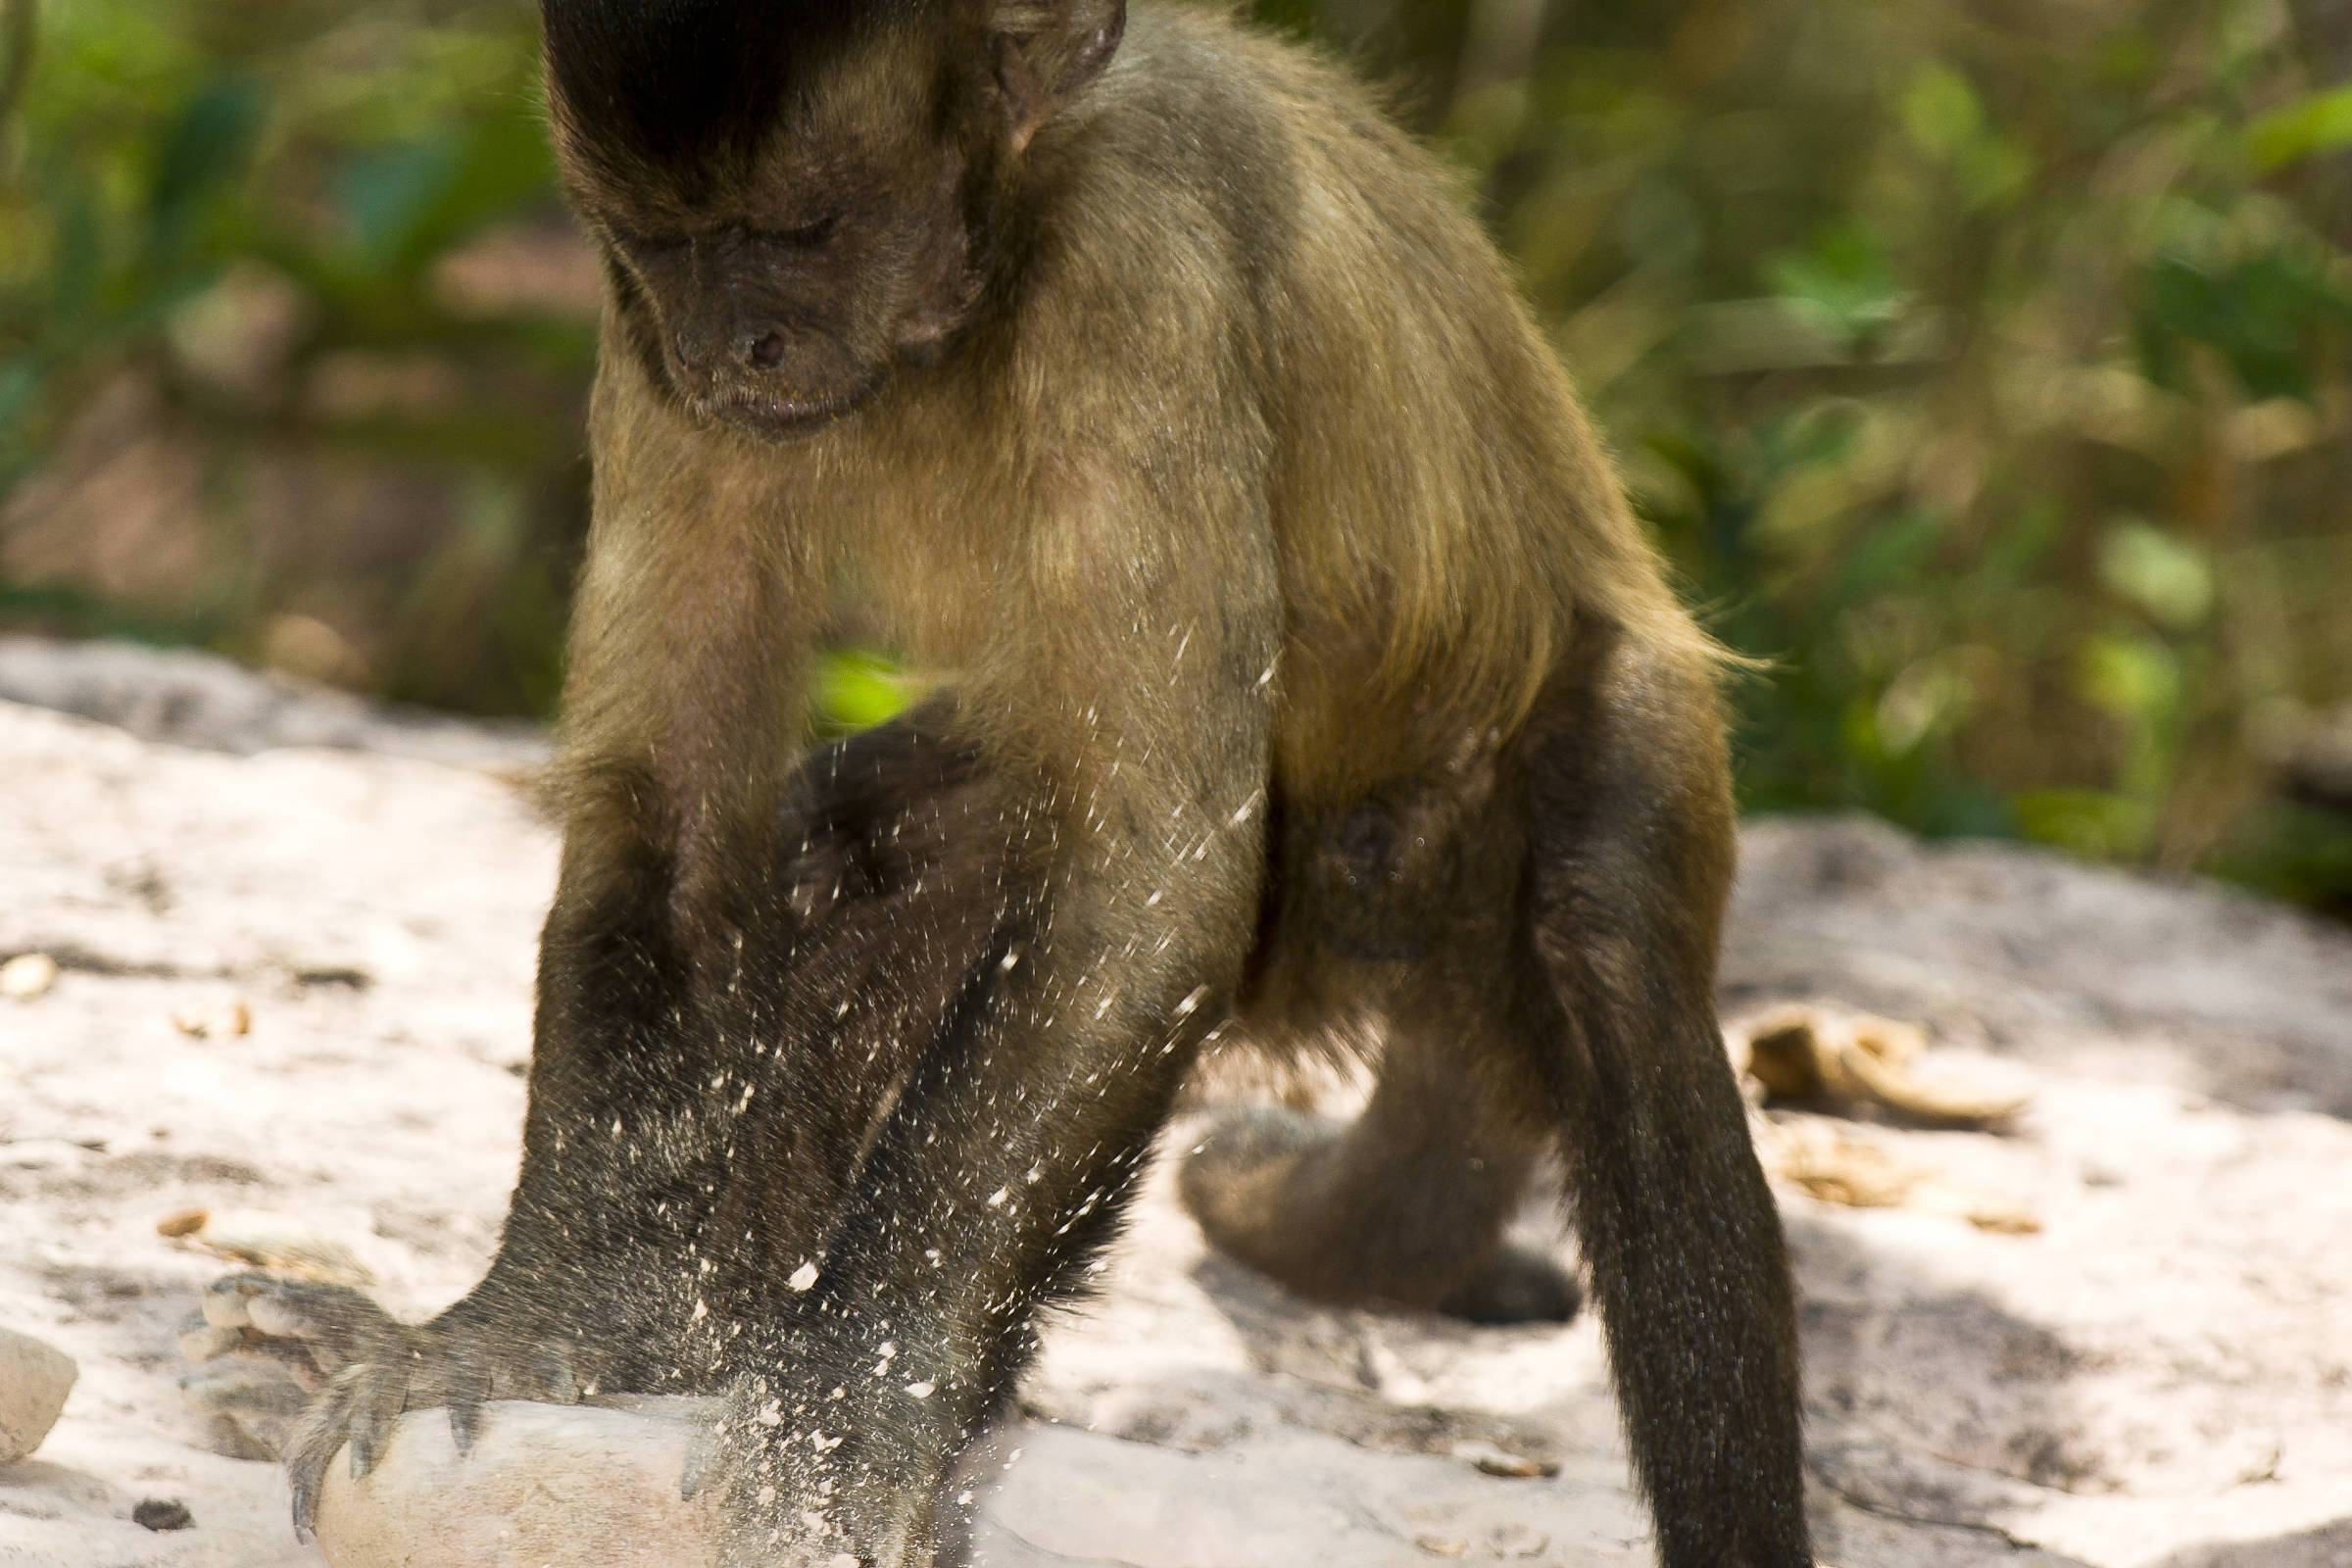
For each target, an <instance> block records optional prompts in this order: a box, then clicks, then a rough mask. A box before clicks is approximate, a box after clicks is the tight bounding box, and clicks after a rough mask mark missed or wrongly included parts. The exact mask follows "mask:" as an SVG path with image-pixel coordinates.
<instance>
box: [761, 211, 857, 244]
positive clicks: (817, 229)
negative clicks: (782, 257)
mask: <svg viewBox="0 0 2352 1568" xmlns="http://www.w3.org/2000/svg"><path fill="white" fill-rule="evenodd" d="M840 226H841V215H840V214H839V213H826V214H825V215H824V216H822V217H821V218H816V219H812V220H811V221H809V222H806V223H799V224H796V225H794V226H793V227H791V228H762V229H755V230H754V231H753V236H752V237H753V238H755V239H757V240H759V241H760V242H761V243H762V244H766V245H782V246H786V247H789V248H790V249H793V250H804V251H805V250H814V249H815V248H816V247H817V246H819V245H822V244H823V243H824V242H825V241H827V240H829V239H831V238H832V237H833V231H834V230H835V229H837V228H839V227H840Z"/></svg>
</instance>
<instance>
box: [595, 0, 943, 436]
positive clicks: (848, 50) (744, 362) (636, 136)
mask: <svg viewBox="0 0 2352 1568" xmlns="http://www.w3.org/2000/svg"><path fill="white" fill-rule="evenodd" d="M557 16H558V13H557V11H556V10H555V9H554V8H553V7H551V8H550V11H549V17H550V21H551V24H553V23H554V22H555V21H556V19H557ZM557 38H558V34H557V33H556V31H555V29H554V28H553V26H551V32H550V50H551V65H553V66H554V67H555V68H556V69H555V70H553V71H552V72H551V93H552V97H553V108H554V111H555V115H554V119H555V127H556V140H557V146H558V150H559V152H560V154H561V155H562V158H563V163H564V172H565V175H566V178H567V181H568V183H569V184H570V187H571V192H572V196H573V199H574V204H575V205H576V206H577V208H578V209H579V211H580V213H581V216H582V217H583V218H584V219H585V220H586V221H587V223H588V225H589V227H590V229H591V230H592V231H593V232H594V233H595V234H596V236H597V237H598V239H599V240H600V241H601V243H602V245H603V248H604V251H605V255H606V262H607V269H608V272H609V275H610V277H611V280H612V283H613V294H614V297H615V301H616V304H617V307H618V310H619V312H620V316H621V324H622V326H623V327H624V329H625V330H626V332H627V334H628V336H629V337H630V339H632V340H633V342H634V345H635V347H636V350H637V353H638V356H639V358H640V360H641V361H642V363H643V364H644V365H645V368H646V369H647V371H648V372H649V374H651V375H652V377H653V378H654V380H655V381H656V383H657V385H658V386H660V387H662V388H663V389H664V390H666V391H667V392H668V393H670V394H671V395H673V396H674V397H676V398H677V399H678V400H679V402H681V403H682V404H683V405H685V407H686V408H688V409H689V410H690V411H692V412H693V413H694V414H695V415H697V416H698V417H702V418H705V419H709V420H713V421H719V422H723V423H726V424H729V425H732V426H735V427H737V428H739V429H741V430H744V431H746V432H749V433H751V434H754V435H758V436H760V437H764V438H768V439H782V438H786V437H790V436H794V435H798V434H802V433H805V432H807V431H809V430H812V429H815V428H817V427H820V426H822V425H824V424H827V423H829V422H831V421H832V420H835V419H838V418H840V417H843V416H844V415H847V414H849V413H851V412H852V411H854V410H856V409H857V408H858V407H859V406H860V405H862V404H863V403H865V402H866V401H867V400H869V399H870V398H872V397H873V396H874V395H875V394H876V393H877V392H879V391H880V390H881V389H882V387H883V386H884V385H885V383H886V382H887V381H888V380H889V379H890V377H891V375H892V373H893V371H894V370H896V369H897V368H900V367H902V366H905V365H907V364H910V363H912V364H924V363H928V362H930V361H931V360H933V359H936V358H937V357H938V356H939V355H940V354H941V353H942V352H944V350H945V348H946V347H947V345H948V343H949V340H950V339H951V338H952V337H953V336H954V335H955V333H956V330H957V329H958V328H959V327H961V326H962V325H963V324H964V323H965V322H966V321H967V320H968V319H970V317H971V315H972V314H973V312H974V310H975V308H976V306H977V303H978V300H979V298H980V292H981V291H980V286H979V279H978V274H977V268H976V266H975V261H974V252H975V249H976V247H975V245H974V243H973V240H972V237H971V233H970V226H969V223H968V221H967V217H966V215H967V211H968V209H969V207H970V203H969V201H968V199H967V191H968V189H969V187H970V185H971V183H972V178H971V176H972V173H973V168H974V165H975V162H976V161H977V159H978V158H979V157H981V156H984V155H985V144H984V143H976V142H975V140H974V138H973V137H972V136H971V135H969V134H968V133H966V132H965V131H964V129H963V127H965V126H968V124H969V117H968V116H967V115H965V114H962V113H959V110H958V106H959V103H960V102H961V101H962V100H963V99H964V98H965V96H966V90H965V83H964V82H963V80H962V78H961V77H960V76H959V74H958V73H957V70H956V65H955V63H954V61H953V60H952V59H951V58H950V57H949V55H948V53H947V51H945V50H944V49H943V48H942V47H941V46H940V41H939V39H938V38H937V36H936V35H932V36H928V37H927V36H925V35H922V34H919V33H916V32H913V31H911V30H907V29H900V30H895V31H891V32H888V33H885V34H882V35H879V36H867V37H853V38H851V39H848V40H846V41H845V40H835V41H834V42H833V43H832V45H831V47H830V50H829V58H828V60H827V62H826V69H825V70H824V71H822V72H821V73H813V72H803V73H800V78H799V79H797V80H796V81H795V82H794V83H793V85H792V87H791V88H790V89H789V90H782V91H775V92H756V93H755V92H752V91H751V90H750V89H748V88H743V87H741V86H740V84H738V85H737V86H736V88H735V90H736V92H737V96H738V97H739V98H741V100H742V101H741V102H740V103H738V104H737V105H736V106H735V112H733V113H731V114H730V115H729V116H728V117H727V118H726V120H725V121H724V122H722V123H713V124H701V123H695V122H694V117H695V115H696V114H697V109H696V106H695V105H693V104H692V103H684V104H679V105H677V106H676V107H675V111H674V112H675V114H676V115H677V117H679V119H680V120H681V121H684V122H686V123H688V127H689V128H690V129H692V131H693V134H692V135H677V134H669V133H670V132H673V131H674V130H675V129H676V127H675V126H674V125H672V124H670V123H661V122H659V121H658V117H657V114H656V111H654V110H652V109H651V108H648V107H646V106H642V105H639V106H635V107H636V108H637V111H638V112H637V113H635V114H633V115H632V114H629V113H626V112H623V113H618V114H615V113H611V112H607V113H605V114H602V115H599V114H597V113H592V112H590V110H589V109H588V108H587V107H585V106H584V103H583V99H586V98H587V94H586V93H585V92H583V91H582V90H581V87H580V84H577V83H574V84H572V85H571V87H570V90H568V91H567V77H568V76H572V75H576V74H580V73H576V72H567V71H566V70H565V69H564V60H563V58H562V57H561V56H558V55H557V54H556V44H557ZM799 41H801V40H797V39H794V40H786V42H799ZM722 80H724V81H726V82H730V83H732V82H735V81H736V78H735V77H733V76H727V77H723V78H722ZM609 91H610V89H609V88H608V89H607V91H606V92H605V93H601V94H600V96H604V97H605V101H606V103H607V104H608V105H610V104H611V103H612V102H613V100H612V98H611V97H610V96H609ZM588 101H593V100H588ZM755 111H756V112H755ZM649 119H654V120H655V121H656V123H654V124H652V125H651V126H650V127H649V123H648V121H649Z"/></svg>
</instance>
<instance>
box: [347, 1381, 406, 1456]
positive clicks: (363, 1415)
mask: <svg viewBox="0 0 2352 1568" xmlns="http://www.w3.org/2000/svg"><path fill="white" fill-rule="evenodd" d="M407 1397H408V1385H407V1382H406V1380H405V1379H397V1378H379V1379H378V1380H377V1381H376V1384H375V1387H373V1388H372V1389H369V1388H363V1389H362V1390H361V1392H360V1397H359V1402H358V1404H357V1406H356V1407H355V1408H354V1409H353V1410H352V1412H351V1479H352V1480H354V1481H364V1480H366V1479H367V1478H368V1472H369V1471H370V1470H373V1469H374V1468H375V1466H376V1461H377V1460H379V1459H381V1458H382V1457H383V1456H384V1448H385V1446H386V1445H387V1444H388V1443H389V1441H390V1439H391V1436H392V1423H393V1422H395V1421H397V1420H399V1419H400V1408H401V1405H402V1404H403V1403H404V1402H405V1401H406V1399H407Z"/></svg>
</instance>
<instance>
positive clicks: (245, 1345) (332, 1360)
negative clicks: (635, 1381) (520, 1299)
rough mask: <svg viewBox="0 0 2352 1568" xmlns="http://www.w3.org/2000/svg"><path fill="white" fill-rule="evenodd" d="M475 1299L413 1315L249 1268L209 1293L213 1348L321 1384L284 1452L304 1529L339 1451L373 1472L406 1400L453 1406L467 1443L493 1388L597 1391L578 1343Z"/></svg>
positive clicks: (501, 1391)
mask: <svg viewBox="0 0 2352 1568" xmlns="http://www.w3.org/2000/svg"><path fill="white" fill-rule="evenodd" d="M470 1304H471V1303H461V1305H460V1306H459V1307H458V1308H455V1309H453V1310H452V1311H450V1312H448V1313H446V1314H444V1315H443V1316H442V1317H441V1318H440V1319H438V1320H436V1321H435V1322H432V1323H426V1324H409V1323H403V1322H400V1321H399V1320H398V1319H396V1318H394V1317H393V1316H392V1315H391V1314H390V1313H388V1312H386V1311H385V1310H384V1309H383V1308H382V1307H380V1306H378V1305H376V1304H375V1302H374V1301H373V1300H372V1299H369V1298H368V1297H367V1296H365V1295H363V1294H361V1293H360V1292H358V1291H355V1290H352V1289H350V1288H348V1287H346V1286H341V1285H321V1284H318V1283H316V1282H313V1281H309V1280H296V1279H287V1278H284V1277H282V1276H278V1275H272V1274H261V1273H244V1274H232V1275H229V1276H228V1277H226V1278H224V1279H221V1280H217V1281H215V1282H214V1284H213V1285H212V1287H211V1289H210V1290H208V1291H207V1292H206V1295H205V1304H204V1315H205V1320H206V1322H207V1323H208V1324H210V1325H212V1327H213V1328H214V1330H215V1331H217V1332H216V1338H217V1339H218V1340H220V1342H221V1343H220V1345H219V1347H218V1349H217V1350H216V1352H215V1353H219V1352H221V1351H240V1352H243V1353H246V1354H258V1355H262V1356H266V1357H269V1358H270V1359H271V1360H274V1361H277V1362H280V1363H282V1364H283V1365H284V1366H286V1367H287V1368H288V1369H289V1370H290V1371H291V1372H292V1373H293V1375H294V1380H295V1382H297V1383H298V1384H300V1385H301V1386H302V1387H303V1388H304V1389H306V1390H313V1391H316V1392H314V1393H313V1394H312V1396H311V1399H310V1403H309V1406H308V1408H307V1409H305V1410H304V1412H303V1414H302V1417H301V1419H300V1420H299V1421H297V1422H296V1423H294V1426H293V1429H292V1433H291V1436H290V1437H289V1438H288V1440H287V1443H286V1451H285V1452H284V1454H283V1455H282V1457H283V1458H284V1460H285V1461H286V1469H287V1473H288V1478H289V1480H290V1481H291V1483H292V1486H293V1492H294V1529H295V1533H296V1534H297V1535H299V1536H301V1537H302V1539H303V1540H305V1541H308V1540H310V1539H311V1536H312V1533H313V1528H314V1526H315V1525H316V1524H317V1520H318V1509H319V1483H320V1482H321V1480H322V1479H323V1478H324V1477H325V1475H326V1467H327V1465H328V1464H329V1463H330V1462H332V1461H333V1459H334V1457H335V1453H336V1451H337V1450H338V1449H340V1448H343V1447H345V1446H349V1447H350V1449H351V1461H350V1463H351V1473H352V1475H353V1477H354V1478H355V1479H356V1478H358V1477H361V1476H365V1475H367V1474H368V1472H369V1471H370V1470H373V1469H374V1468H375V1465H376V1461H377V1460H378V1459H380V1458H381V1457H382V1456H383V1451H384V1446H385V1443H386V1441H387V1440H388V1439H389V1438H390V1436H391V1430H392V1424H393V1422H395V1421H396V1420H398V1419H399V1417H400V1415H401V1412H402V1411H404V1410H418V1409H425V1408H428V1407H430V1406H432V1405H437V1404H438V1405H447V1406H448V1407H449V1427H450V1435H451V1436H452V1438H454V1439H455V1440H456V1443H457V1446H458V1451H459V1452H460V1453H464V1452H466V1450H467V1449H468V1448H470V1447H471V1446H473V1440H474V1437H475V1434H476V1433H478V1432H479V1431H480V1429H481V1418H482V1405H483V1403H484V1402H485V1401H487V1400H489V1399H494V1398H496V1399H530V1400H536V1401H538V1402H540V1403H545V1404H576V1403H578V1402H579V1400H580V1397H581V1396H582V1394H583V1393H586V1392H590V1387H591V1385H590V1380H589V1378H588V1376H587V1375H586V1373H585V1369H584V1368H583V1367H582V1366H581V1364H580V1360H579V1357H578V1355H577V1354H576V1353H575V1351H574V1348H572V1347H571V1346H569V1345H566V1344H564V1343H562V1342H559V1341H555V1340H547V1339H536V1338H532V1337H531V1336H529V1335H528V1334H527V1333H525V1332H521V1331H518V1330H516V1329H515V1328H512V1327H509V1326H504V1325H502V1324H501V1323H500V1322H499V1321H498V1319H497V1318H496V1316H495V1315H494V1314H492V1313H489V1312H484V1311H468V1310H466V1308H467V1306H468V1305H470ZM232 1339H233V1341H234V1343H229V1342H230V1341H231V1340H232Z"/></svg>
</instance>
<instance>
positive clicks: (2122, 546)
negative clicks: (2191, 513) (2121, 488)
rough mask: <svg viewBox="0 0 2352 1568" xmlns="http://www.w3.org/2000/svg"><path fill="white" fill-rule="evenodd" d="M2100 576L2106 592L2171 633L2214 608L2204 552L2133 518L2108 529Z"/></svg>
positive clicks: (2192, 624) (2210, 571)
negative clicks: (2146, 614)
mask: <svg viewBox="0 0 2352 1568" xmlns="http://www.w3.org/2000/svg"><path fill="white" fill-rule="evenodd" d="M2099 580H2100V581H2101V582H2102V583H2104V584H2106V586H2107V590H2108V592H2110V593H2112V594H2114V595H2115V596H2116V597H2117V598H2119V599H2122V600H2124V601H2126V602H2127V603H2129V604H2132V605H2136V606H2138V607H2139V608H2140V609H2141V610H2144V611H2146V612H2147V613H2148V614H2149V616H2150V617H2151V618H2152V619H2154V620H2155V621H2156V622H2157V623H2158V624H2160V625H2162V626H2164V627H2166V628H2167V629H2169V630H2172V631H2189V630H2192V629H2194V628H2195V627H2197V626H2199V625H2201V624H2202V623H2203V622H2204V620H2205V617H2206V615H2207V614H2208V613H2211V611H2212V609H2213V564H2212V563H2211V562H2210V561H2208V560H2207V559H2206V556H2205V552H2203V551H2202V550H2199V549H2197V548H2195V547H2194V546H2192V545H2189V544H2187V543H2185V542H2183V541H2182V540H2180V539H2178V538H2176V537H2174V536H2173V535H2172V534H2169V533H2167V532H2165V531H2164V530H2163V529H2161V528H2158V527H2155V526H2153V525H2151V524H2149V523H2146V522H2141V521H2137V520H2132V521H2127V522H2120V523H2117V524H2116V525H2115V526H2113V527H2111V528H2109V529H2108V530H2107V536H2106V537H2105V538H2104V539H2103V540H2101V541H2100V544H2099Z"/></svg>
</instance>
